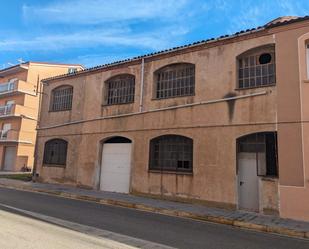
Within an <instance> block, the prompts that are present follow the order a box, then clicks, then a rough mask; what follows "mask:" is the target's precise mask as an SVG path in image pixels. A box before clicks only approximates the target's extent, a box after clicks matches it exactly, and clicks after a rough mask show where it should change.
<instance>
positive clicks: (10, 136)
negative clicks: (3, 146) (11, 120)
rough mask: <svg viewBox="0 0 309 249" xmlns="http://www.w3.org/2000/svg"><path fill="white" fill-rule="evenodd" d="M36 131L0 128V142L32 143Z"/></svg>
mask: <svg viewBox="0 0 309 249" xmlns="http://www.w3.org/2000/svg"><path fill="white" fill-rule="evenodd" d="M34 136H35V133H34V132H24V131H17V130H0V143H3V142H5V143H25V144H32V141H33V137H34Z"/></svg>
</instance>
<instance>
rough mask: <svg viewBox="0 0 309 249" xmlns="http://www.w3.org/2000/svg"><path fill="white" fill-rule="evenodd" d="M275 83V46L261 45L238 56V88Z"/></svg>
mask: <svg viewBox="0 0 309 249" xmlns="http://www.w3.org/2000/svg"><path fill="white" fill-rule="evenodd" d="M275 84H276V60H275V47H274V46H267V47H261V48H257V49H254V50H251V51H249V52H246V53H244V54H243V55H241V56H239V57H238V88H241V89H244V88H254V87H262V86H269V85H275Z"/></svg>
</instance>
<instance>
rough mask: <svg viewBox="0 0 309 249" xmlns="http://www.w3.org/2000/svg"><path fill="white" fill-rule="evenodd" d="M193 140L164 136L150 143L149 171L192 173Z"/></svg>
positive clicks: (176, 136)
mask: <svg viewBox="0 0 309 249" xmlns="http://www.w3.org/2000/svg"><path fill="white" fill-rule="evenodd" d="M192 164H193V140H192V139H191V138H188V137H184V136H178V135H165V136H160V137H157V138H154V139H152V140H151V141H150V159H149V169H150V170H162V171H175V172H192V170H193V165H192Z"/></svg>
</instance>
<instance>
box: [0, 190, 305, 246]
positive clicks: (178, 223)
mask: <svg viewBox="0 0 309 249" xmlns="http://www.w3.org/2000/svg"><path fill="white" fill-rule="evenodd" d="M3 205H7V206H11V207H15V208H19V209H23V210H27V211H31V212H34V213H38V214H43V215H46V216H49V217H54V218H57V219H61V220H65V221H69V222H74V223H78V224H82V225H86V226H90V227H94V228H97V229H103V230H108V231H111V232H114V233H117V234H122V235H126V236H130V237H134V238H139V239H143V240H146V241H151V242H155V243H160V244H164V245H167V246H171V247H175V248H186V249H187V248H188V249H236V248H237V249H247V248H248V249H249V248H250V249H268V248H271V249H308V248H309V240H301V239H295V238H289V237H284V236H279V235H272V234H266V233H259V232H253V231H249V230H242V229H238V228H234V227H230V226H225V225H219V224H212V223H207V222H199V221H194V220H190V219H183V218H177V217H170V216H165V215H160V214H153V213H148V212H142V211H136V210H132V209H127V208H120V207H113V206H106V205H100V204H96V203H91V202H85V201H77V200H71V199H66V198H61V197H55V196H49V195H45V194H38V193H31V192H24V191H17V190H12V189H5V188H0V209H3V210H6V211H9V210H10V208H5V207H4V206H3ZM10 211H11V212H17V213H18V211H16V210H15V211H13V210H10ZM0 228H1V223H0Z"/></svg>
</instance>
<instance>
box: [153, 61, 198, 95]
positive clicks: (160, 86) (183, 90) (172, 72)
mask: <svg viewBox="0 0 309 249" xmlns="http://www.w3.org/2000/svg"><path fill="white" fill-rule="evenodd" d="M155 88H156V95H155V98H156V99H166V98H172V97H181V96H189V95H194V88H195V65H194V64H189V63H180V64H173V65H168V66H165V67H163V68H161V69H159V70H157V71H156V72H155Z"/></svg>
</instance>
